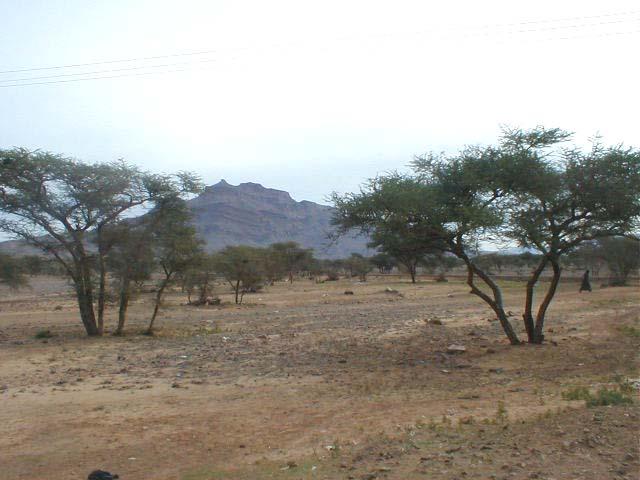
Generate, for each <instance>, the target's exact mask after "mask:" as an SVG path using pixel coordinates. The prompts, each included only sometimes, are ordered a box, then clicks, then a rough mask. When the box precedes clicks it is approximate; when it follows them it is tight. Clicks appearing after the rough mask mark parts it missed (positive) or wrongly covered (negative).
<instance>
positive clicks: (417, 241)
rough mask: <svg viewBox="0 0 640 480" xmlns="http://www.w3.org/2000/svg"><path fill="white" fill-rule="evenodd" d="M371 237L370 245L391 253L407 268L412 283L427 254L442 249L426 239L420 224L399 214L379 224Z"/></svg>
mask: <svg viewBox="0 0 640 480" xmlns="http://www.w3.org/2000/svg"><path fill="white" fill-rule="evenodd" d="M369 238H370V239H371V240H370V242H369V247H372V248H377V249H378V250H380V251H382V252H384V253H386V254H387V255H390V256H391V257H393V258H394V259H395V260H396V261H397V262H398V263H400V264H401V265H403V266H404V267H405V268H406V269H407V272H409V275H410V277H411V283H416V270H417V267H418V265H419V264H420V262H421V261H422V260H423V259H424V258H425V256H426V255H429V254H432V253H434V252H437V251H440V250H441V247H439V246H437V245H432V244H431V243H430V242H425V241H424V232H422V231H421V230H420V225H418V224H414V223H412V222H411V221H409V219H407V218H398V217H397V216H395V217H390V218H389V219H388V220H387V221H386V222H384V223H382V224H380V225H378V226H377V227H376V228H375V229H373V231H371V233H370V235H369Z"/></svg>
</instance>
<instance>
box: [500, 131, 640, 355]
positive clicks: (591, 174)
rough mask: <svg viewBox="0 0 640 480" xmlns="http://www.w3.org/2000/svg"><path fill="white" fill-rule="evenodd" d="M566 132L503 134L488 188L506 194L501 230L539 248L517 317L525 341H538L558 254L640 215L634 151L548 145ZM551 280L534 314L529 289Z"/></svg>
mask: <svg viewBox="0 0 640 480" xmlns="http://www.w3.org/2000/svg"><path fill="white" fill-rule="evenodd" d="M569 137H570V135H569V134H568V133H567V132H564V131H562V130H559V129H551V130H547V129H544V128H541V127H538V128H536V129H533V130H529V131H523V130H519V129H516V130H509V131H505V133H504V135H503V138H502V142H501V153H502V158H501V162H503V165H504V164H508V165H509V166H508V167H504V166H503V168H502V169H501V170H500V171H498V172H496V176H495V180H496V181H495V182H494V185H495V186H496V187H497V188H502V189H504V191H505V192H506V195H505V204H506V211H507V221H506V223H505V225H504V228H503V232H504V234H505V235H506V236H507V237H509V238H511V239H513V240H515V241H517V242H518V244H519V245H521V246H523V247H528V248H532V249H535V250H537V251H538V252H539V253H540V255H541V256H540V258H539V261H538V264H537V266H536V268H535V269H534V270H533V272H532V274H531V276H530V277H529V280H528V281H527V285H526V296H525V304H524V313H523V320H524V326H525V330H526V332H527V337H528V341H529V342H530V343H542V342H543V341H544V333H543V330H544V322H545V316H546V312H547V310H548V308H549V305H550V304H551V301H552V300H553V297H554V295H555V293H556V290H557V287H558V284H559V282H560V277H561V272H562V268H561V259H562V258H563V257H565V256H566V255H568V254H569V253H570V252H571V251H573V250H575V249H576V248H577V247H579V246H580V245H581V244H583V243H585V242H589V241H592V240H594V239H600V238H606V237H610V236H615V235H626V234H629V233H631V232H632V231H633V230H634V228H635V227H636V226H637V222H638V219H639V218H640V195H638V192H639V191H640V151H638V150H634V149H630V148H624V147H622V146H613V147H607V148H605V147H603V146H602V145H601V144H600V143H599V141H598V140H596V142H594V144H593V147H592V149H591V151H589V152H586V153H584V152H582V151H580V150H578V149H577V148H571V149H564V150H560V151H558V150H550V147H553V146H555V145H556V144H558V143H560V142H562V141H564V140H566V139H568V138H569ZM549 266H550V267H551V270H552V275H551V281H550V282H549V285H548V287H547V289H546V292H545V294H544V296H543V299H542V301H541V302H540V304H539V305H538V308H537V311H536V312H535V315H534V290H535V287H536V285H537V284H538V282H539V280H540V278H541V275H542V273H543V272H544V271H545V269H546V268H548V267H549Z"/></svg>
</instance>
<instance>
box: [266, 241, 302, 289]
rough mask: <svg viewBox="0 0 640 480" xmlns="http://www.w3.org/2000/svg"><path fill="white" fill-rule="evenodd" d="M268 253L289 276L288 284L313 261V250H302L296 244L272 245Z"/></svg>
mask: <svg viewBox="0 0 640 480" xmlns="http://www.w3.org/2000/svg"><path fill="white" fill-rule="evenodd" d="M269 253H270V254H272V255H273V258H274V259H277V261H278V262H280V263H281V265H282V268H283V269H284V271H285V272H286V273H287V274H288V275H289V283H293V276H294V275H295V274H297V273H298V272H299V271H300V270H302V269H304V268H305V266H306V265H307V264H309V263H310V262H311V260H312V259H313V250H312V249H306V248H302V247H301V246H300V244H298V243H297V242H279V243H274V244H272V245H271V246H269Z"/></svg>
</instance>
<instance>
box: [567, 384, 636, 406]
mask: <svg viewBox="0 0 640 480" xmlns="http://www.w3.org/2000/svg"><path fill="white" fill-rule="evenodd" d="M630 393H631V392H630V391H629V387H628V386H627V385H626V384H620V385H619V386H618V388H606V387H603V388H601V389H600V390H598V392H597V393H596V394H595V395H594V394H592V393H591V392H590V391H589V389H588V388H586V387H575V388H572V389H571V390H568V391H566V392H562V398H563V399H564V400H584V401H585V402H586V404H587V407H601V406H607V405H626V404H630V403H633V399H632V398H631V395H630Z"/></svg>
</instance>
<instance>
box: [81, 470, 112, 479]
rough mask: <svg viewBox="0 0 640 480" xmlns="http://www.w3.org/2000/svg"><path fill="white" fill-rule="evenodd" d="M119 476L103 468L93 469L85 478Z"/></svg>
mask: <svg viewBox="0 0 640 480" xmlns="http://www.w3.org/2000/svg"><path fill="white" fill-rule="evenodd" d="M116 478H120V477H119V476H118V475H115V474H113V473H109V472H105V471H104V470H94V471H93V472H91V473H90V474H89V476H88V477H87V480H114V479H116Z"/></svg>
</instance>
